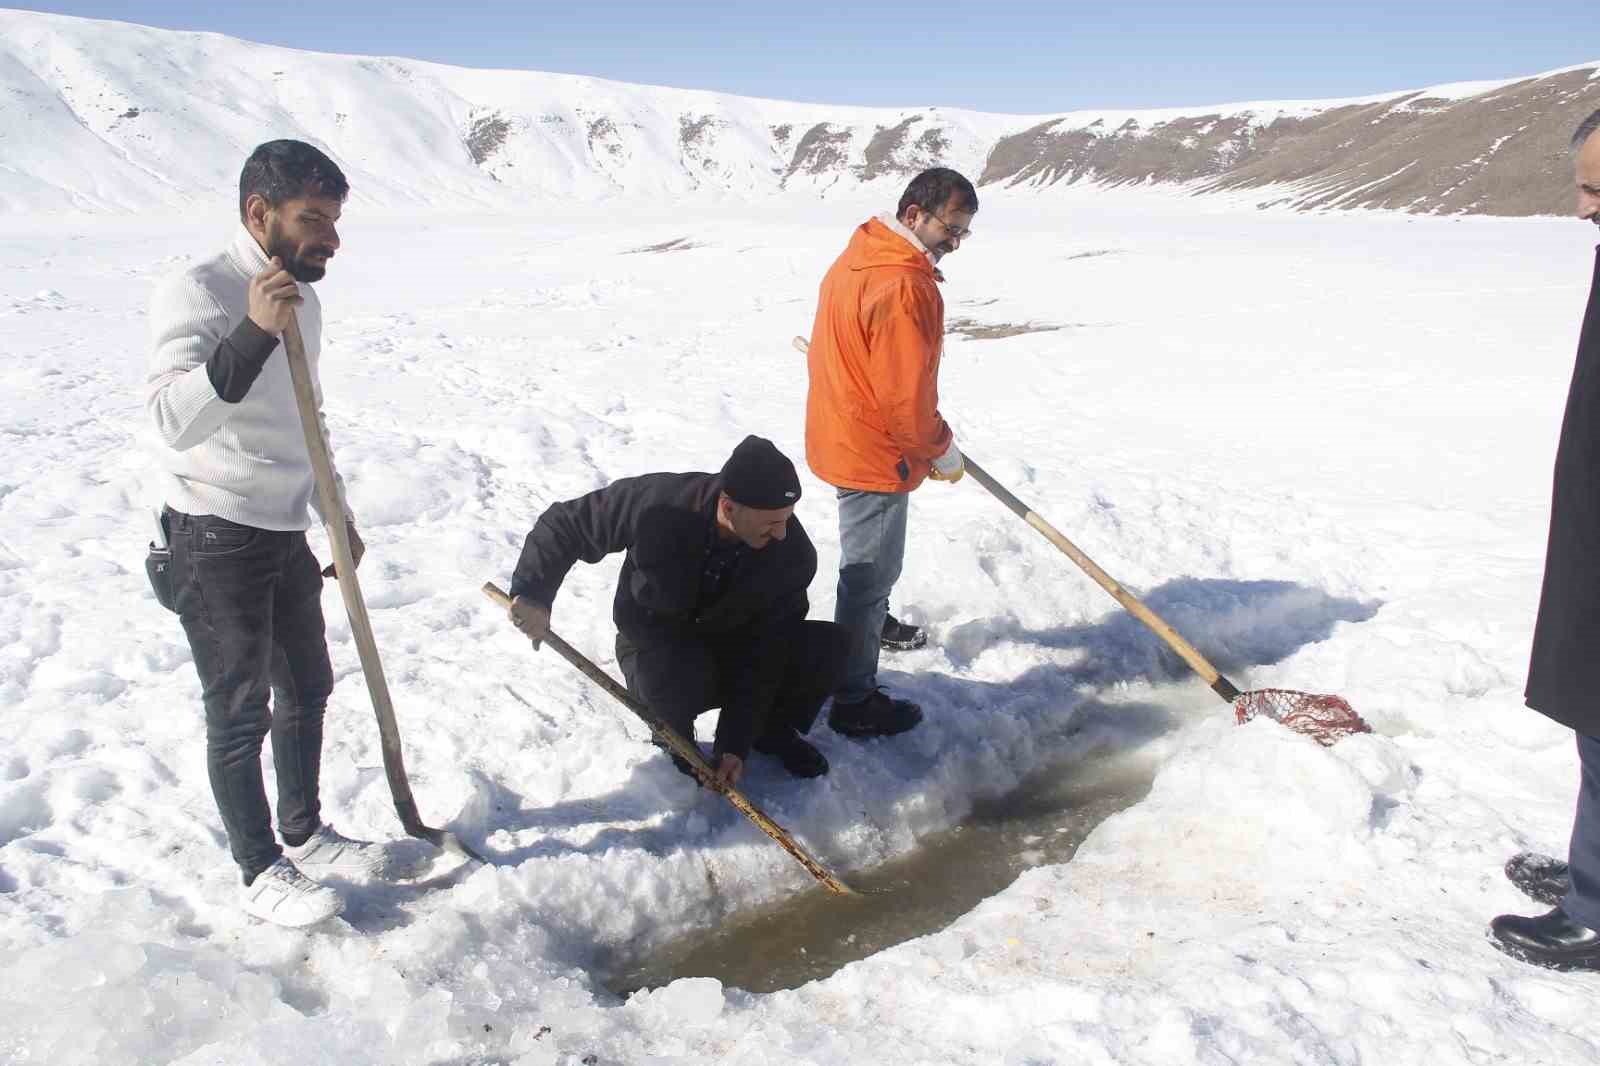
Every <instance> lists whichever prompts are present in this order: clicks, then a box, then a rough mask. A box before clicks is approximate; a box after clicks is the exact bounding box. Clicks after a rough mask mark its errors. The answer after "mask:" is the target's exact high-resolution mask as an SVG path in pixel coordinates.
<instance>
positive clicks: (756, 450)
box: [722, 436, 800, 511]
mask: <svg viewBox="0 0 1600 1066" xmlns="http://www.w3.org/2000/svg"><path fill="white" fill-rule="evenodd" d="M722 491H723V492H726V493H727V494H728V497H729V498H730V499H732V500H733V502H735V503H742V504H744V505H745V506H746V507H754V508H756V509H757V510H759V511H776V510H778V509H780V508H783V507H788V506H790V505H791V504H794V503H796V502H798V501H799V499H800V477H799V475H798V474H796V473H795V472H794V464H793V463H791V462H790V461H789V459H788V457H787V456H785V455H784V454H783V453H782V452H780V451H779V450H778V448H777V445H775V444H773V443H772V442H771V441H770V440H767V439H766V438H765V437H756V436H750V437H746V438H745V439H744V440H742V441H740V442H739V446H738V447H737V448H735V449H734V450H733V454H732V455H730V456H728V461H727V462H726V463H723V464H722Z"/></svg>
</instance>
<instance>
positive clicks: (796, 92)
mask: <svg viewBox="0 0 1600 1066" xmlns="http://www.w3.org/2000/svg"><path fill="white" fill-rule="evenodd" d="M20 6H22V7H25V8H28V9H31V10H39V11H54V12H59V13H62V14H69V15H82V16H86V17H90V18H113V19H120V20H124V21H128V22H141V23H145V24H146V25H152V26H163V27H168V28H175V29H195V30H212V31H215V32H218V33H225V34H229V35H230V36H235V37H244V38H247V39H250V40H254V41H264V42H268V43H272V44H282V45H286V46H289V47H292V48H306V49H313V50H317V51H326V52H358V53H366V54H377V55H402V56H412V57H415V58H419V59H430V60H435V61H438V62H441V63H453V64H458V65H461V66H475V67H508V68H517V69H524V70H548V71H563V72H569V73H577V74H593V75H597V76H600V77H607V78H615V79H618V80H620V81H630V82H643V83H647V84H653V85H672V86H680V87H684V88H696V89H711V90H715V91H719V92H731V93H740V94H744V95H750V96H766V97H774V98H778V99H785V100H807V101H818V102H826V103H840V104H861V105H870V106H923V105H932V104H937V105H942V106H946V107H965V108H973V109H976V110H983V111H1007V112H1049V111H1065V110H1070V109H1073V108H1084V107H1110V106H1128V107H1155V106H1183V105H1195V104H1208V103H1224V102H1229V101H1237V100H1263V99H1286V98H1288V99H1309V98H1319V97H1336V96H1356V95H1365V94H1370V93H1378V92H1384V91H1389V90H1393V89H1405V88H1417V87H1421V86H1425V85H1430V84H1437V83H1440V82H1448V81H1469V80H1476V79H1480V78H1501V77H1510V76H1513V75H1517V74H1531V73H1536V72H1538V71H1542V70H1549V69H1552V68H1555V67H1562V66H1570V65H1573V64H1577V63H1582V62H1586V61H1589V60H1595V59H1600V21H1597V20H1596V19H1595V18H1594V16H1593V15H1592V14H1584V13H1582V10H1583V5H1582V4H1581V3H1579V2H1577V0H1568V2H1565V3H1545V2H1542V0H1529V2H1526V3H1520V4H1512V3H1493V4H1490V3H1475V2H1471V0H1464V2H1460V3H1454V4H1446V3H1433V2H1429V3H1412V4H1407V3H1404V2H1403V0H1401V2H1395V0H1391V2H1380V0H1340V2H1338V3H1326V2H1325V3H1320V4H1311V5H1299V4H1294V3H1288V2H1282V0H1280V2H1278V3H1262V2H1217V3H1202V2H1191V3H1173V2H1168V0H1145V2H1139V0H1130V2H1126V3H1119V2H1117V0H1102V2H1100V3H1048V2H1034V3H1020V2H1014V0H973V2H968V3H964V4H954V3H946V2H943V0H928V2H923V3H902V2H889V3H870V2H867V0H861V2H858V3H837V2H833V0H783V2H748V3H725V2H723V3H713V2H709V0H687V2H672V0H658V2H654V3H650V2H632V0H630V2H618V3H607V2H600V0H591V2H588V3H585V2H584V0H568V2H565V3H544V2H521V3H517V2H511V0H492V2H473V0H456V2H450V3H415V2H413V3H406V2H398V3H367V2H361V3H338V2H336V0H325V2H322V3H315V2H303V0H268V2H266V3H263V4H236V3H230V2H228V0H209V2H196V0H167V2H159V0H117V2H101V0H84V2H77V3H23V4H21V5H20Z"/></svg>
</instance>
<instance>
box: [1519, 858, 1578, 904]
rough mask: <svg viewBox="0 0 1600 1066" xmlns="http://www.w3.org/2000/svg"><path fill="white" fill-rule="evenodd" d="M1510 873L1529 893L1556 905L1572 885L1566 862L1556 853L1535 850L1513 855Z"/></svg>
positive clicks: (1527, 893) (1521, 887)
mask: <svg viewBox="0 0 1600 1066" xmlns="http://www.w3.org/2000/svg"><path fill="white" fill-rule="evenodd" d="M1506 876H1507V877H1508V878H1510V879H1511V883H1512V884H1514V885H1516V886H1517V887H1518V888H1520V889H1522V891H1523V892H1524V893H1525V894H1526V895H1528V896H1531V897H1533V898H1534V899H1536V900H1538V901H1539V902H1540V903H1548V904H1549V905H1550V906H1552V907H1554V906H1557V905H1559V904H1560V903H1561V900H1562V899H1563V898H1564V897H1565V896H1566V894H1567V889H1569V888H1571V887H1572V877H1571V875H1570V874H1568V873H1567V864H1566V863H1564V862H1562V861H1561V860H1560V859H1558V858H1556V857H1555V856H1554V855H1540V854H1539V853H1538V852H1534V851H1524V852H1519V853H1518V854H1516V855H1513V856H1511V861H1510V862H1508V863H1506Z"/></svg>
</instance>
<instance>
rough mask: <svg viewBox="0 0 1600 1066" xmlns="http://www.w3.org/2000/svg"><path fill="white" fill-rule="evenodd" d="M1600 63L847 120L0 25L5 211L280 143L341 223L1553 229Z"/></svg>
mask: <svg viewBox="0 0 1600 1066" xmlns="http://www.w3.org/2000/svg"><path fill="white" fill-rule="evenodd" d="M1597 77H1600V63H1596V64H1589V65H1586V66H1583V67H1579V68H1572V69H1568V70H1565V71H1558V72H1554V73H1550V74H1545V75H1540V76H1537V77H1533V78H1526V79H1520V80H1511V81H1504V82H1476V83H1470V84H1465V85H1453V86H1442V87H1435V88H1431V89H1425V90H1419V91H1413V92H1395V93H1387V94H1382V95H1378V96H1373V97H1368V98H1364V99H1360V100H1329V101H1302V102H1273V103H1243V104H1230V105H1225V106H1220V107H1215V106H1212V107H1188V108H1175V109H1166V110H1145V111H1096V112H1086V111H1079V112H1071V113H1068V114H1064V115H1031V116H1024V115H993V114H983V113H978V112H973V111H959V110H950V109H945V108H920V109H919V108H903V109H887V108H850V107H837V106H830V105H822V104H799V103H785V102H780V101H773V100H759V99H751V98H747V97H739V96H730V95H725V94H719V93H710V92H700V91H692V90H682V89H666V88H658V87H652V86H642V85H628V84H623V83H618V82H611V81H605V80H602V79H598V78H587V77H580V76H574V75H563V74H544V73H538V72H532V71H491V70H469V69H464V68H458V67H449V66H442V65H439V64H434V63H424V62H418V61H414V60H408V59H392V58H371V57H362V56H342V55H330V54H323V53H313V52H302V51H295V50H292V49H286V48H277V47H269V46H266V45H259V44H254V43H251V42H248V41H241V40H236V39H233V38H229V37H223V36H219V35H216V34H206V33H180V32H173V31H168V30H157V29H150V28H147V27H142V26H135V25H131V24H127V23H119V22H105V21H95V20H88V19H77V18H68V17H64V16H56V15H44V14H38V13H34V12H24V11H13V10H3V11H0V213H19V212H39V211H45V212H59V211H90V212H106V211H111V212H128V211H135V210H150V209H152V208H154V209H177V208H182V207H185V206H187V205H189V204H191V203H193V202H195V201H196V200H197V199H209V200H215V198H216V197H218V196H222V195H225V194H226V192H227V190H228V189H229V188H230V187H231V186H232V185H233V183H234V182H235V181H236V180H237V175H238V168H239V163H240V161H241V160H242V159H243V157H244V155H245V154H246V153H247V152H248V151H249V150H250V148H251V147H253V146H254V145H255V144H257V143H259V142H261V141H263V140H267V139H270V138H273V137H298V138H302V139H305V140H309V141H312V142H314V143H317V144H320V145H322V146H324V147H325V148H327V149H328V150H329V152H330V153H331V154H332V155H333V156H334V157H335V158H336V159H338V160H339V161H340V163H341V164H342V165H344V166H345V168H346V169H347V171H348V172H349V174H350V176H351V178H352V180H353V184H354V189H355V192H354V196H355V199H356V201H357V202H358V203H364V204H370V205H375V206H383V207H391V208H422V209H440V210H450V211H460V210H473V209H476V208H491V209H496V210H515V209H519V208H526V207H527V206H528V205H529V204H530V201H543V202H549V201H552V200H563V201H570V200H572V199H584V200H600V199H605V198H608V197H613V196H617V195H628V196H652V195H656V196H659V195H670V196H681V195H688V194H697V195H706V194H709V195H713V196H726V195H732V196H736V197H741V198H748V197H764V196H768V195H772V194H775V193H779V192H783V191H794V192H798V193H801V194H804V195H806V196H813V197H814V196H816V195H819V194H822V195H832V194H838V193H841V192H844V193H854V192H855V191H856V190H858V188H859V187H860V186H861V185H862V184H863V183H873V182H884V183H887V184H891V185H892V184H897V183H900V182H903V181H904V179H905V176H906V175H907V174H910V173H914V172H915V171H917V170H920V169H922V168H924V167H926V166H929V165H932V164H934V163H943V164H946V165H949V166H954V167H956V168H957V169H960V170H962V171H963V172H966V173H968V174H971V175H974V176H977V177H979V178H980V181H981V183H982V184H985V185H994V184H1008V185H1010V184H1021V185H1031V186H1038V187H1040V188H1041V189H1046V190H1048V189H1051V188H1054V187H1058V186H1059V185H1060V184H1061V183H1068V182H1074V181H1079V180H1087V181H1093V182H1101V183H1108V184H1126V183H1143V182H1173V183H1183V184H1185V185H1187V186H1189V187H1191V188H1193V189H1195V190H1196V191H1211V192H1216V191H1225V190H1233V191H1238V190H1243V191H1244V193H1245V194H1246V195H1247V196H1248V197H1250V198H1252V199H1254V200H1256V201H1257V202H1263V203H1265V202H1279V203H1288V204H1291V205H1294V206H1300V207H1325V206H1336V207H1354V206H1375V207H1391V208H1400V209H1405V210H1411V211H1440V212H1448V213H1453V212H1471V213H1488V214H1538V213H1554V212H1560V211H1564V210H1565V203H1566V195H1567V193H1566V185H1567V184H1568V182H1569V180H1570V179H1569V177H1568V176H1567V174H1566V173H1565V167H1566V162H1565V158H1564V152H1563V151H1562V149H1564V147H1565V138H1566V135H1567V133H1568V132H1569V131H1570V129H1571V128H1572V126H1573V125H1574V124H1575V123H1576V121H1577V120H1578V118H1580V117H1581V116H1582V115H1583V114H1584V113H1586V111H1587V110H1589V109H1592V108H1593V107H1596V106H1600V80H1597Z"/></svg>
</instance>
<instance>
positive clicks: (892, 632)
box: [878, 614, 928, 651]
mask: <svg viewBox="0 0 1600 1066" xmlns="http://www.w3.org/2000/svg"><path fill="white" fill-rule="evenodd" d="M927 643H928V634H927V633H925V632H923V629H922V627H921V626H914V625H912V624H910V623H909V622H902V621H900V619H898V618H896V617H895V616H894V615H892V614H888V615H884V616H883V632H882V633H880V634H879V635H878V645H879V646H880V647H883V648H887V649H889V650H890V651H915V650H916V649H917V648H920V647H922V646H923V645H925V644H927Z"/></svg>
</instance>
